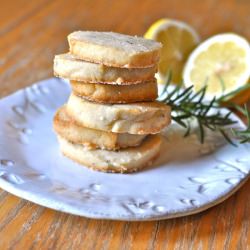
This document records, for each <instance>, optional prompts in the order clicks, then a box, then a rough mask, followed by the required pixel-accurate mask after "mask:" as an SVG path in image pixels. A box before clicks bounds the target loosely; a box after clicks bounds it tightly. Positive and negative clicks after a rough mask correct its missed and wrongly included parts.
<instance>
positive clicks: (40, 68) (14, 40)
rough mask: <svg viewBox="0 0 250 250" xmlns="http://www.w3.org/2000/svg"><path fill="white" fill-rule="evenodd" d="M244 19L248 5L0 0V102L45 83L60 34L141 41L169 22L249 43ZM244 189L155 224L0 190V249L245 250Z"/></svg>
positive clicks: (249, 214) (248, 244) (249, 231)
mask: <svg viewBox="0 0 250 250" xmlns="http://www.w3.org/2000/svg"><path fill="white" fill-rule="evenodd" d="M249 13H250V1H249V0H220V1H216V0H206V1H205V0H203V1H199V0H178V1H177V0H175V1H172V0H157V1H156V0H143V1H139V0H138V1H136V0H124V1H121V0H116V1H111V0H103V1H101V0H100V1H98V0H84V1H77V0H70V1H67V0H55V1H49V0H47V1H46V0H36V1H28V0H16V1H14V0H8V1H1V7H0V83H1V84H0V96H1V97H3V96H6V95H8V94H10V93H12V92H14V91H16V90H17V89H19V88H23V87H25V86H28V85H30V84H32V83H33V82H34V81H37V80H41V79H44V78H48V77H51V76H52V60H53V57H54V55H55V54H57V53H62V52H65V51H67V49H68V48H67V47H68V46H67V41H66V35H67V34H68V33H70V32H72V31H74V30H79V29H82V30H108V31H109V30H112V31H117V32H123V33H127V34H133V35H135V34H137V35H142V34H143V33H144V32H145V31H146V29H147V28H148V27H149V25H150V24H151V23H152V22H153V21H155V20H157V19H158V18H162V17H169V18H176V19H181V20H183V21H186V22H188V23H190V24H191V25H193V26H194V27H195V28H196V29H197V31H198V32H199V33H200V34H201V36H202V38H203V39H204V38H206V37H208V36H211V35H212V34H216V33H219V32H225V31H234V32H237V33H239V34H242V35H244V36H245V37H247V38H248V39H249V40H250V29H249V26H250V14H249ZM3 112H4V111H2V110H1V114H3ZM163 185H166V183H164V184H163ZM249 190H250V181H248V182H247V183H246V184H245V185H244V186H243V187H242V188H241V189H240V191H238V192H237V193H236V194H235V195H233V196H232V197H231V198H229V199H228V200H227V201H225V202H223V203H222V204H220V205H218V206H216V207H214V208H211V209H209V210H207V211H205V212H202V213H200V214H197V215H193V216H188V217H184V218H179V219H172V220H165V221H159V222H116V221H104V220H93V219H86V218H81V217H77V216H72V215H68V214H64V213H60V212H56V211H53V210H50V209H47V208H43V207H40V206H37V205H34V204H32V203H30V202H27V201H25V200H22V199H19V198H17V197H15V196H12V195H10V194H8V193H6V192H5V191H2V190H0V249H1V250H2V249H25V250H26V249H87V250H88V249H112V250H113V249H135V250H140V249H159V250H160V249H184V250H185V249H187V250H190V249H218V250H221V249H233V250H234V249H239V250H241V249H242V250H248V249H250V192H249Z"/></svg>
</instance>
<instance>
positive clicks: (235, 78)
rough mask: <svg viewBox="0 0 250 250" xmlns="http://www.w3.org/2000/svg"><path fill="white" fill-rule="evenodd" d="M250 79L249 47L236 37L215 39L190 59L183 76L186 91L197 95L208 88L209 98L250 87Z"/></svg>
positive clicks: (214, 37) (202, 44)
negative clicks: (246, 85) (190, 88)
mask: <svg viewBox="0 0 250 250" xmlns="http://www.w3.org/2000/svg"><path fill="white" fill-rule="evenodd" d="M249 76H250V46H249V43H248V41H247V40H246V39H245V38H243V37H241V36H239V35H236V34H233V33H226V34H220V35H216V36H213V37H211V38H209V39H207V40H206V41H204V42H203V43H201V44H200V45H199V46H198V47H197V48H196V49H195V50H194V51H193V52H192V53H191V55H190V57H189V58H188V60H187V63H186V65H185V68H184V72H183V79H184V84H185V86H186V87H189V86H191V85H193V86H194V91H196V92H197V91H198V90H200V89H201V88H202V87H203V86H207V91H206V98H207V99H212V98H213V97H214V96H216V97H221V96H223V95H226V94H228V93H230V92H232V91H236V90H238V89H239V88H242V87H243V86H244V85H245V84H247V82H248V79H249Z"/></svg>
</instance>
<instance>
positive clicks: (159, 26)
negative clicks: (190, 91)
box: [144, 19, 200, 83]
mask: <svg viewBox="0 0 250 250" xmlns="http://www.w3.org/2000/svg"><path fill="white" fill-rule="evenodd" d="M144 37H145V38H148V39H153V40H156V41H158V42H161V43H162V45H163V48H162V53H161V58H160V62H159V69H158V73H157V81H158V83H164V82H165V81H166V77H167V74H168V72H169V71H171V73H172V82H173V83H180V82H181V80H182V70H183V66H184V64H185V62H186V59H187V57H188V56H189V54H190V52H191V51H192V50H193V49H194V48H195V47H196V46H197V44H198V43H199V41H200V38H199V36H198V34H197V33H196V31H195V30H194V29H193V28H192V27H190V26H189V25H188V24H186V23H184V22H181V21H177V20H171V19H160V20H158V21H156V22H155V23H153V24H152V25H151V26H150V28H149V29H148V31H147V32H146V33H145V35H144Z"/></svg>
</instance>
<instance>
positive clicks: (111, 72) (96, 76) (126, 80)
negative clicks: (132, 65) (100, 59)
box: [54, 53, 157, 85]
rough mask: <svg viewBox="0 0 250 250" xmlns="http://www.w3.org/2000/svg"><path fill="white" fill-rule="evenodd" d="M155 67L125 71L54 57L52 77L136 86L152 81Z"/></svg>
mask: <svg viewBox="0 0 250 250" xmlns="http://www.w3.org/2000/svg"><path fill="white" fill-rule="evenodd" d="M156 71H157V67H156V66H153V67H149V68H141V69H127V68H115V67H108V66H105V65H103V64H96V63H91V62H86V61H82V60H78V59H76V58H74V56H73V55H71V54H69V53H68V54H62V55H56V56H55V59H54V75H55V76H58V77H62V78H66V79H70V80H76V81H82V82H94V83H97V82H103V83H106V84H122V85H124V84H126V85H129V84H136V83H139V82H142V81H148V80H153V79H154V74H155V73H156Z"/></svg>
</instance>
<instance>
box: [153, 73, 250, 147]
mask: <svg viewBox="0 0 250 250" xmlns="http://www.w3.org/2000/svg"><path fill="white" fill-rule="evenodd" d="M170 83H171V73H169V74H168V77H167V82H166V84H165V87H164V89H163V91H162V93H161V95H160V96H159V98H158V100H159V101H161V102H164V103H166V104H167V105H169V106H171V108H172V115H171V116H172V119H173V120H174V121H175V122H176V123H178V124H179V125H180V126H182V127H184V128H185V129H186V133H185V135H184V136H188V135H189V134H190V131H191V127H190V119H195V120H196V121H197V123H198V128H199V135H200V141H201V143H203V142H204V138H205V131H206V130H205V128H208V129H209V130H211V131H219V132H220V133H221V134H222V135H223V137H224V138H225V139H226V140H227V141H228V142H229V143H230V144H232V145H235V146H236V144H235V143H234V142H233V140H232V138H231V137H230V136H229V133H228V132H227V126H229V125H233V124H236V123H237V121H235V120H233V119H232V118H231V116H230V115H231V113H232V112H231V111H228V112H226V113H225V112H222V107H221V102H222V101H224V100H225V99H228V97H230V96H232V95H233V94H234V93H229V94H227V95H226V96H225V98H224V99H223V97H220V98H216V97H214V98H213V99H212V100H211V101H206V100H205V94H206V86H204V87H203V88H201V89H200V90H199V91H198V92H196V93H195V92H194V91H193V86H191V87H188V88H186V89H184V88H182V87H181V85H174V86H172V85H171V87H170ZM231 106H232V107H234V108H236V109H237V110H238V111H240V112H241V113H242V114H243V115H244V116H246V117H247V120H248V126H247V128H246V129H245V130H236V129H231V131H232V134H233V135H234V136H235V137H236V138H237V139H238V140H239V141H240V143H246V142H250V112H249V110H247V107H246V106H245V108H244V109H243V108H242V107H240V106H238V105H236V104H232V105H231Z"/></svg>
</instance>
